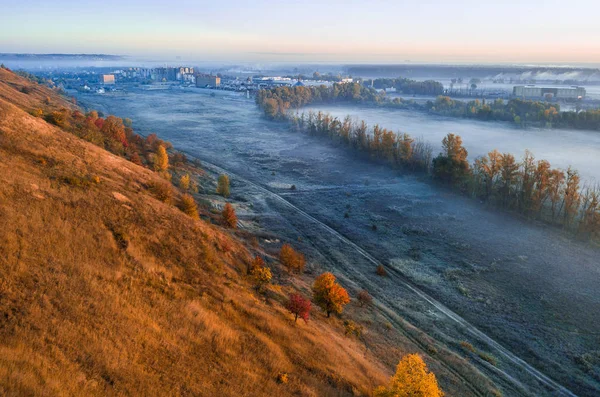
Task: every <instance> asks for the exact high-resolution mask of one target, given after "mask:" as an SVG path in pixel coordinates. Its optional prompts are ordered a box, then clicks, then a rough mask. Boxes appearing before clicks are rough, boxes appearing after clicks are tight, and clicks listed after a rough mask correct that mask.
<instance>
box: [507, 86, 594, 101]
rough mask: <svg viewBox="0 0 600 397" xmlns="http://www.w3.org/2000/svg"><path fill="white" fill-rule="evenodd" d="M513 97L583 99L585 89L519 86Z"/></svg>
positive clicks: (514, 89)
mask: <svg viewBox="0 0 600 397" xmlns="http://www.w3.org/2000/svg"><path fill="white" fill-rule="evenodd" d="M513 95H514V96H516V97H520V98H547V97H552V98H558V99H583V98H585V88H583V87H576V86H572V87H537V86H534V85H517V86H515V87H514V88H513Z"/></svg>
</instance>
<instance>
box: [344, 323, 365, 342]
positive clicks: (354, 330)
mask: <svg viewBox="0 0 600 397" xmlns="http://www.w3.org/2000/svg"><path fill="white" fill-rule="evenodd" d="M362 333H363V327H362V325H359V324H356V323H355V322H354V321H352V320H345V321H344V335H346V336H352V335H356V337H357V338H360V336H361V335H362Z"/></svg>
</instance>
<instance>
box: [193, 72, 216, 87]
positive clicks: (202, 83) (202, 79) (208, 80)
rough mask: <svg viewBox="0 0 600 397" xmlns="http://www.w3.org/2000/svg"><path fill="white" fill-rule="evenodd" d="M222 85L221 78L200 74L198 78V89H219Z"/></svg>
mask: <svg viewBox="0 0 600 397" xmlns="http://www.w3.org/2000/svg"><path fill="white" fill-rule="evenodd" d="M220 84H221V78H220V77H218V76H213V75H209V74H199V75H197V76H196V87H213V88H214V87H218V86H219V85H220Z"/></svg>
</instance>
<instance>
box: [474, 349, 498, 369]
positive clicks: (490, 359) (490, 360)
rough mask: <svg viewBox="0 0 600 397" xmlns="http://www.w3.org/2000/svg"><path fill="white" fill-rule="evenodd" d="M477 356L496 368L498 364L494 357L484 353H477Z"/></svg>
mask: <svg viewBox="0 0 600 397" xmlns="http://www.w3.org/2000/svg"><path fill="white" fill-rule="evenodd" d="M477 355H478V356H479V357H480V358H481V359H482V360H485V361H487V362H488V363H490V364H492V365H493V366H496V365H497V364H498V360H496V357H494V356H492V355H491V354H488V353H485V352H479V353H477Z"/></svg>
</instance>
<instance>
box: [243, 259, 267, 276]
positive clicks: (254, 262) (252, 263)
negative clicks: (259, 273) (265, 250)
mask: <svg viewBox="0 0 600 397" xmlns="http://www.w3.org/2000/svg"><path fill="white" fill-rule="evenodd" d="M264 266H265V260H264V259H263V258H261V257H260V256H258V255H256V256H255V257H254V259H252V261H250V262H249V263H248V267H247V269H246V273H248V274H252V271H253V270H254V269H255V268H257V267H264Z"/></svg>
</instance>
